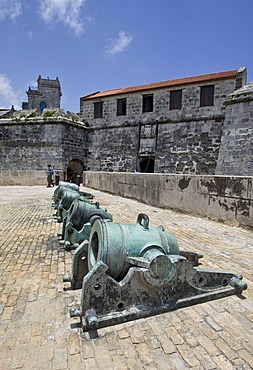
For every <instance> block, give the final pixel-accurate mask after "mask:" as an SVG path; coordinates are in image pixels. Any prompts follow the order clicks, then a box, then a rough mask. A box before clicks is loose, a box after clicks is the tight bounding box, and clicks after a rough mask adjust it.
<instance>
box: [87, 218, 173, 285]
mask: <svg viewBox="0 0 253 370" xmlns="http://www.w3.org/2000/svg"><path fill="white" fill-rule="evenodd" d="M178 254H179V248H178V243H177V240H176V238H175V237H174V236H173V235H171V234H169V233H167V232H165V231H164V229H163V227H160V226H158V227H155V226H149V218H148V216H147V215H144V214H139V215H138V218H137V222H136V224H133V225H130V224H122V223H117V222H111V221H109V220H101V219H100V220H96V221H95V222H94V225H93V227H92V229H91V234H90V243H89V248H88V269H89V270H91V269H92V268H93V267H94V266H95V265H96V263H97V262H98V261H102V262H104V263H105V264H106V265H107V266H108V273H109V274H110V276H112V277H113V278H114V279H116V280H121V279H122V278H124V277H125V275H126V274H127V272H128V270H129V268H130V267H131V261H130V260H129V257H141V258H142V259H141V260H139V263H141V261H143V263H144V264H145V262H146V266H152V265H153V267H151V270H152V271H153V272H154V274H155V270H156V267H155V266H157V264H159V265H160V266H161V270H163V272H161V274H162V275H163V274H165V273H166V272H165V271H166V270H167V272H169V271H168V270H169V265H170V261H169V259H168V258H166V256H167V255H178Z"/></svg>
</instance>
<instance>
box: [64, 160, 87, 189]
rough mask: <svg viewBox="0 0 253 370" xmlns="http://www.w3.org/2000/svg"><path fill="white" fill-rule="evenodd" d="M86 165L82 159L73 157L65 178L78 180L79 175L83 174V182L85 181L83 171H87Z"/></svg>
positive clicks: (71, 180) (74, 181) (73, 180)
mask: <svg viewBox="0 0 253 370" xmlns="http://www.w3.org/2000/svg"><path fill="white" fill-rule="evenodd" d="M85 170H86V168H85V165H84V163H83V162H82V161H81V160H80V159H72V160H71V161H70V162H69V163H68V167H67V171H66V172H65V174H64V180H65V181H68V182H73V183H76V182H77V176H78V175H80V176H81V179H80V180H81V181H80V182H81V183H82V182H83V171H85Z"/></svg>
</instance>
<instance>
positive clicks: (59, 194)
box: [52, 181, 94, 209]
mask: <svg viewBox="0 0 253 370" xmlns="http://www.w3.org/2000/svg"><path fill="white" fill-rule="evenodd" d="M68 189H70V190H73V191H76V192H77V193H79V194H80V195H82V196H84V197H85V198H87V199H93V198H94V195H92V194H91V193H87V192H81V191H79V186H78V185H76V184H73V183H70V182H63V181H60V183H59V186H58V187H57V188H56V189H55V191H54V195H53V203H52V206H53V207H54V208H55V209H57V207H58V204H59V203H60V201H61V199H62V198H63V196H64V194H65V192H66V190H68Z"/></svg>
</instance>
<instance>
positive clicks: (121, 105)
mask: <svg viewBox="0 0 253 370" xmlns="http://www.w3.org/2000/svg"><path fill="white" fill-rule="evenodd" d="M125 115H126V99H117V116H125Z"/></svg>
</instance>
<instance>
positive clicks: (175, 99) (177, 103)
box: [170, 90, 182, 110]
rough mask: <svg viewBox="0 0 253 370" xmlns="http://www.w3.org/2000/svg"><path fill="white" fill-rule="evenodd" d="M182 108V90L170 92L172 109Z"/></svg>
mask: <svg viewBox="0 0 253 370" xmlns="http://www.w3.org/2000/svg"><path fill="white" fill-rule="evenodd" d="M181 108H182V90H174V91H171V92H170V110H174V109H181Z"/></svg>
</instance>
